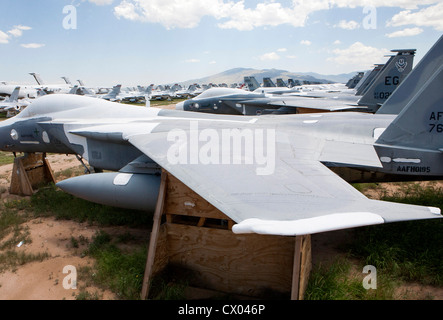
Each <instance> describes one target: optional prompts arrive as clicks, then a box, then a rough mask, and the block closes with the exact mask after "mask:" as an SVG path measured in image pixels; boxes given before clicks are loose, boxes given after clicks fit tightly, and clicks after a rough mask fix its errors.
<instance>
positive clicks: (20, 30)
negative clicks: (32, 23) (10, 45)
mask: <svg viewBox="0 0 443 320" xmlns="http://www.w3.org/2000/svg"><path fill="white" fill-rule="evenodd" d="M31 29H32V28H31V27H28V26H22V25H18V26H14V29H12V30H9V31H8V33H9V34H11V35H13V36H14V37H21V36H22V35H23V31H26V30H31Z"/></svg>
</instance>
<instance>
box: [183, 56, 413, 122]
mask: <svg viewBox="0 0 443 320" xmlns="http://www.w3.org/2000/svg"><path fill="white" fill-rule="evenodd" d="M392 52H395V53H396V54H395V55H392V56H390V57H389V60H388V61H387V62H386V64H384V65H375V67H374V68H373V69H372V70H370V71H368V72H366V73H364V74H363V73H358V74H357V75H356V76H355V77H353V78H352V79H350V80H349V81H348V83H347V84H346V85H344V84H343V85H337V84H331V85H310V86H295V87H286V86H285V87H277V86H275V85H272V84H273V83H272V82H271V85H269V86H266V87H262V86H258V82H257V81H256V80H255V79H254V78H253V77H245V83H246V84H247V86H248V88H249V91H245V90H241V89H231V88H211V89H208V90H206V91H205V92H204V93H202V94H200V95H199V96H197V97H195V98H193V99H190V100H187V101H184V102H181V103H179V104H177V106H176V108H177V109H179V110H185V111H195V112H208V113H218V114H233V115H255V114H291V113H301V112H322V111H343V110H348V111H349V110H354V111H357V110H358V111H366V112H376V111H377V110H378V108H379V107H380V106H381V105H382V104H383V103H384V102H385V101H386V100H387V99H388V98H389V97H390V96H391V95H392V93H393V92H394V91H395V89H396V88H397V87H398V86H399V85H400V84H401V83H402V81H403V80H404V79H405V78H406V77H407V76H408V74H409V73H410V72H411V70H412V66H413V60H414V56H415V50H414V49H409V50H392ZM269 81H270V79H267V82H268V83H269Z"/></svg>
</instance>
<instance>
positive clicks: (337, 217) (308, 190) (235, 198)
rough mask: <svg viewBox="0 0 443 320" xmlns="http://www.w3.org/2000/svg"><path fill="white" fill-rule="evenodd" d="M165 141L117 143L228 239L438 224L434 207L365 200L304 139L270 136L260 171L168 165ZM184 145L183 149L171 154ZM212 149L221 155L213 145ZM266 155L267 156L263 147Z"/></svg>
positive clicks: (137, 137)
mask: <svg viewBox="0 0 443 320" xmlns="http://www.w3.org/2000/svg"><path fill="white" fill-rule="evenodd" d="M214 130H216V129H214ZM219 130H220V129H219ZM167 135H168V133H167V132H157V133H153V132H151V133H149V134H132V135H131V134H128V135H125V134H124V137H125V139H127V140H128V141H129V142H130V143H131V144H133V145H134V146H135V147H137V148H138V149H139V150H141V151H142V152H143V153H144V154H146V155H147V156H148V157H149V158H151V159H152V160H154V161H155V162H157V164H159V165H160V166H162V167H163V168H164V169H165V170H167V171H168V172H169V173H171V174H172V175H174V176H175V177H176V178H178V179H179V180H180V181H182V182H183V183H184V184H185V185H187V186H188V187H189V188H191V189H192V190H193V191H195V192H196V193H198V194H199V195H200V196H202V197H203V198H204V199H206V200H207V201H208V202H210V203H211V204H212V205H214V206H215V207H216V208H218V209H219V210H220V211H221V212H223V213H224V214H226V215H227V216H228V217H230V218H231V219H232V220H234V221H235V222H236V223H237V224H236V225H234V227H233V229H232V230H233V232H235V233H260V234H273V235H288V236H293V235H303V234H313V233H318V232H325V231H331V230H338V229H346V228H352V227H358V226H366V225H374V224H381V223H385V222H395V221H404V220H415V219H428V218H437V217H441V215H440V214H439V213H440V210H439V209H436V208H428V207H421V206H413V205H406V204H397V203H391V202H382V201H376V200H370V199H368V198H366V197H365V196H364V195H362V194H361V193H359V192H358V191H357V190H356V189H354V188H353V187H352V186H351V185H349V184H348V183H347V182H345V181H344V180H342V179H341V178H340V177H339V176H337V175H336V174H335V173H333V172H332V171H331V170H329V169H328V168H327V167H326V166H324V165H323V164H322V163H321V162H320V161H319V160H318V156H314V154H315V150H314V149H309V147H308V145H309V144H311V143H312V142H315V141H312V140H311V139H309V137H306V139H300V140H299V141H306V143H307V144H308V145H300V146H297V145H294V144H290V143H289V141H290V137H289V136H286V135H280V134H278V135H277V139H276V144H275V157H272V156H271V157H269V161H268V162H267V163H266V164H265V162H264V161H261V163H262V165H252V164H246V161H244V163H242V164H203V163H201V162H198V161H197V162H195V164H191V163H190V164H174V163H172V162H171V161H170V160H171V159H170V158H169V157H170V156H171V154H170V150H171V149H170V148H171V142H170V141H168V139H167ZM221 135H222V133H220V136H221ZM175 143H177V142H175ZM188 146H189V145H187V144H186V142H184V143H183V144H181V145H180V146H179V149H180V148H187V147H188ZM176 147H177V146H176ZM220 148H222V149H220V150H223V151H224V152H227V150H225V149H223V146H222V145H221V142H220ZM266 151H267V152H269V154H272V153H273V152H271V151H273V150H271V149H269V148H267V150H266ZM229 155H230V156H231V157H232V159H235V158H237V159H239V158H242V155H241V154H239V153H238V150H237V149H235V148H234V149H233V150H232V151H230V153H229ZM243 160H246V159H244V157H243ZM262 160H263V159H262Z"/></svg>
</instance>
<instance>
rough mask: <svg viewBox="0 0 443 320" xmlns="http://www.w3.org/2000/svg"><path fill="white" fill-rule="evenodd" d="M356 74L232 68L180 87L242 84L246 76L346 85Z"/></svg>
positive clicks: (260, 80) (259, 78) (182, 83)
mask: <svg viewBox="0 0 443 320" xmlns="http://www.w3.org/2000/svg"><path fill="white" fill-rule="evenodd" d="M356 73H357V71H356V72H351V73H346V74H339V75H322V74H318V73H314V72H308V73H301V72H289V71H287V70H279V69H263V70H258V69H252V68H234V69H229V70H226V71H223V72H221V73H218V74H214V75H212V76H208V77H204V78H200V79H192V80H188V81H185V82H181V83H180V84H181V85H184V86H188V85H190V84H192V83H199V84H208V83H215V84H221V83H226V84H228V85H230V84H233V83H243V82H244V77H246V76H249V77H250V76H254V77H255V78H256V79H257V81H258V82H259V83H262V82H263V78H271V79H272V80H273V81H274V83H275V82H276V79H277V78H282V79H283V80H284V81H286V82H287V81H288V79H294V80H299V81H300V82H303V81H310V82H317V83H333V82H339V83H346V82H347V81H348V80H349V79H350V78H352V77H353V76H354V75H355V74H356Z"/></svg>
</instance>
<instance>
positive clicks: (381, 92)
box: [358, 49, 415, 107]
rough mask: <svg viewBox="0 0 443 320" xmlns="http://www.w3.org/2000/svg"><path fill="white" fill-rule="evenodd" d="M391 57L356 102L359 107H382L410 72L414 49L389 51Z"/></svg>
mask: <svg viewBox="0 0 443 320" xmlns="http://www.w3.org/2000/svg"><path fill="white" fill-rule="evenodd" d="M391 51H392V52H397V55H395V56H392V57H391V58H390V59H389V61H388V62H387V63H386V65H385V66H384V67H383V69H382V70H380V72H378V74H377V76H376V77H375V79H374V80H373V82H372V84H371V85H370V87H369V89H368V90H367V91H366V93H364V95H363V97H362V98H361V99H360V101H359V102H358V104H359V105H361V106H370V107H376V106H377V105H382V104H383V103H384V102H385V101H386V100H387V99H388V98H389V96H390V95H391V94H392V93H393V92H394V91H395V89H396V88H397V87H398V86H399V85H400V83H401V82H402V81H403V80H404V79H405V78H406V76H407V75H408V74H409V73H410V72H411V70H412V65H413V61H414V55H415V49H410V50H391Z"/></svg>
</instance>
